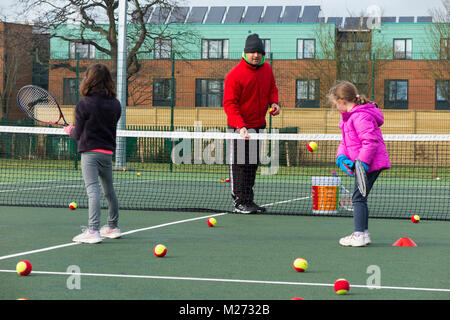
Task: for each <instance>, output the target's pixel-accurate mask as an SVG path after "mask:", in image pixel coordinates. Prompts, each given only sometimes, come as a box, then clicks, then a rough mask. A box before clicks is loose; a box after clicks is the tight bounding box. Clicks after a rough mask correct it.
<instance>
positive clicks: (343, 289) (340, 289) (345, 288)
mask: <svg viewBox="0 0 450 320" xmlns="http://www.w3.org/2000/svg"><path fill="white" fill-rule="evenodd" d="M334 291H335V292H336V293H337V294H347V292H349V291H350V284H349V283H348V281H347V280H345V279H343V278H341V279H337V280H336V282H335V283H334Z"/></svg>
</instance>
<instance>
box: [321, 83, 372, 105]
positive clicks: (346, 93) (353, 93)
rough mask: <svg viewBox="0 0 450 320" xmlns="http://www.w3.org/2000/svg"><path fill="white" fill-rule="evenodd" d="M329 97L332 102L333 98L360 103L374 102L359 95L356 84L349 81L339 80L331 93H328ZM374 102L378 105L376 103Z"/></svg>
mask: <svg viewBox="0 0 450 320" xmlns="http://www.w3.org/2000/svg"><path fill="white" fill-rule="evenodd" d="M327 98H328V100H329V101H330V102H331V101H332V100H337V99H343V100H345V101H348V102H354V103H356V104H358V105H363V104H368V103H374V102H372V101H370V100H369V99H367V98H366V97H365V96H364V95H359V94H358V89H357V88H356V86H355V85H354V84H353V83H351V82H349V81H339V82H337V83H336V84H335V85H334V86H333V87H331V89H330V91H329V93H328V94H327ZM374 104H375V106H377V104H376V103H374ZM377 107H378V106H377Z"/></svg>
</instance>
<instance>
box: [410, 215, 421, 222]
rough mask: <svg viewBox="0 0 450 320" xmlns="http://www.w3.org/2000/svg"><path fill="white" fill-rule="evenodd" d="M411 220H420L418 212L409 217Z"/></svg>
mask: <svg viewBox="0 0 450 320" xmlns="http://www.w3.org/2000/svg"><path fill="white" fill-rule="evenodd" d="M411 221H412V222H413V223H418V222H419V221H420V217H419V215H418V214H415V215H413V216H412V217H411Z"/></svg>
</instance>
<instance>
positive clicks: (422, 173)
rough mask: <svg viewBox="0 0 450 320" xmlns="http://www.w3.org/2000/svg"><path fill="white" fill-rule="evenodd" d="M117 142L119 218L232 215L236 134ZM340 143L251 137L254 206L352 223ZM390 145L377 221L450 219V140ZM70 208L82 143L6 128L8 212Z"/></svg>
mask: <svg viewBox="0 0 450 320" xmlns="http://www.w3.org/2000/svg"><path fill="white" fill-rule="evenodd" d="M118 138H119V139H125V141H126V143H125V144H124V145H126V153H124V154H125V155H126V164H125V165H122V166H120V167H117V166H116V167H115V170H114V173H113V174H114V186H115V189H116V193H117V196H118V198H119V205H120V208H121V209H133V210H139V209H142V210H177V211H211V212H227V211H230V212H231V211H233V209H234V207H233V199H232V197H231V182H229V180H228V179H230V177H229V162H228V160H227V159H228V157H227V155H228V154H229V153H228V152H229V142H230V141H232V140H233V139H236V138H237V139H238V140H240V138H238V135H237V134H235V133H229V132H218V131H213V130H211V131H207V132H205V131H132V130H119V131H118ZM340 138H341V137H340V135H334V134H290V133H287V134H281V133H277V131H276V130H273V131H272V133H267V134H251V139H250V140H251V141H253V143H255V144H256V145H257V146H259V148H257V149H256V150H258V151H259V163H260V166H259V169H258V173H257V177H256V182H255V186H254V193H255V199H254V200H255V202H256V203H257V204H259V205H263V206H265V207H266V209H267V212H268V213H270V214H293V215H336V216H351V215H352V214H353V213H352V207H351V200H350V199H351V193H352V192H353V190H354V179H353V178H350V177H348V176H346V175H345V174H344V173H343V172H341V171H340V170H339V168H337V167H336V165H335V158H336V150H337V147H338V145H339V141H340ZM310 141H315V142H316V143H317V144H318V149H317V150H316V151H315V152H309V151H308V150H307V144H308V142H310ZM385 141H386V145H387V148H388V152H389V154H390V157H391V163H392V168H391V169H390V170H385V171H383V172H382V173H381V175H380V177H379V178H378V180H377V182H376V183H375V185H374V187H373V189H372V191H371V193H370V195H369V198H368V202H369V210H370V216H371V217H380V218H410V217H411V215H412V214H418V215H420V217H421V218H424V219H434V220H450V214H449V212H450V168H448V163H450V162H449V161H450V135H385ZM119 152H121V151H120V150H118V151H117V153H119ZM123 152H125V151H123ZM114 157H115V158H114V159H117V158H116V155H115V156H114ZM333 171H336V173H337V175H333V174H332V172H333ZM72 201H75V202H77V204H78V206H79V207H80V208H87V205H88V200H87V195H86V190H85V188H84V182H83V178H82V174H81V163H80V161H79V154H77V152H76V143H75V142H74V141H72V140H70V139H69V138H68V136H67V135H66V134H65V133H64V131H63V129H61V128H43V127H14V126H0V205H7V206H40V207H67V206H68V204H69V203H70V202H72ZM102 207H103V208H106V207H107V204H106V200H105V199H103V198H102Z"/></svg>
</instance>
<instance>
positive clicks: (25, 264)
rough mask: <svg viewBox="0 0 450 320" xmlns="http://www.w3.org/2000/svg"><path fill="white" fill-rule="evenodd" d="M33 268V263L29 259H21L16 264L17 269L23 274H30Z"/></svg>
mask: <svg viewBox="0 0 450 320" xmlns="http://www.w3.org/2000/svg"><path fill="white" fill-rule="evenodd" d="M31 269H32V267H31V263H30V262H29V261H27V260H21V261H19V263H18V264H17V265H16V271H17V273H18V274H19V275H21V276H27V275H29V274H30V272H31Z"/></svg>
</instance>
